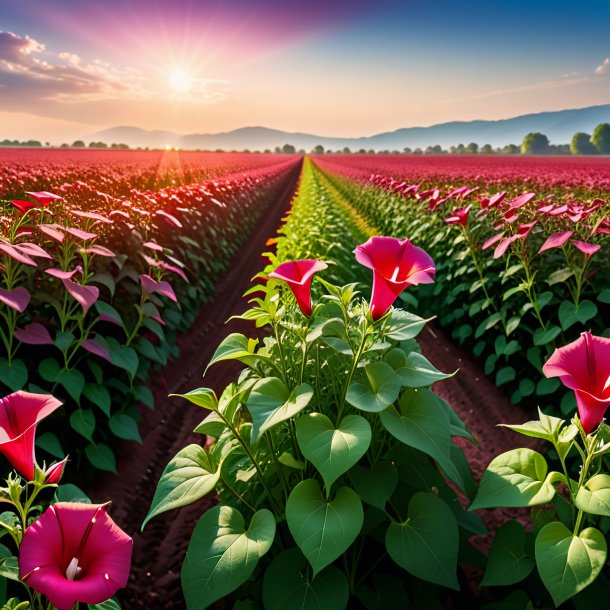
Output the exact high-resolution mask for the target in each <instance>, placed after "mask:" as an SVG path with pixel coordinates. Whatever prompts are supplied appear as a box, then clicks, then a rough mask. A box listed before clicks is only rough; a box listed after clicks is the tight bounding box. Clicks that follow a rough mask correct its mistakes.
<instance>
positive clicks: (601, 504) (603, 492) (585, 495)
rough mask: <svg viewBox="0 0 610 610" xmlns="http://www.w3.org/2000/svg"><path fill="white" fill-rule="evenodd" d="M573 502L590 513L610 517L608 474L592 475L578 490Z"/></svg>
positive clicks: (609, 483) (609, 480) (609, 476)
mask: <svg viewBox="0 0 610 610" xmlns="http://www.w3.org/2000/svg"><path fill="white" fill-rule="evenodd" d="M574 504H575V505H576V508H579V509H580V510H584V511H585V512H586V513H589V514H591V515H603V516H605V517H610V475H607V474H596V475H594V476H592V477H591V478H590V479H589V480H588V481H587V482H586V483H585V484H584V486H582V487H581V488H580V489H579V490H578V494H576V499H575V500H574Z"/></svg>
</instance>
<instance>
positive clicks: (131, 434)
mask: <svg viewBox="0 0 610 610" xmlns="http://www.w3.org/2000/svg"><path fill="white" fill-rule="evenodd" d="M108 427H109V428H110V431H111V432H112V434H114V435H115V436H117V437H118V438H122V439H124V440H126V441H136V442H138V443H142V437H141V436H140V431H139V430H138V422H137V421H136V420H135V419H134V418H133V417H131V416H130V415H127V413H115V414H114V415H113V416H112V417H111V418H110V419H109V420H108Z"/></svg>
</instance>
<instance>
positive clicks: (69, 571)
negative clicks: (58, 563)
mask: <svg viewBox="0 0 610 610" xmlns="http://www.w3.org/2000/svg"><path fill="white" fill-rule="evenodd" d="M82 571H83V569H82V568H80V567H79V566H78V559H77V558H76V557H73V558H72V561H71V562H70V563H69V565H68V567H67V568H66V578H67V579H68V580H76V578H77V577H78V575H79V574H80V573H81V572H82Z"/></svg>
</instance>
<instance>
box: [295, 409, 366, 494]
mask: <svg viewBox="0 0 610 610" xmlns="http://www.w3.org/2000/svg"><path fill="white" fill-rule="evenodd" d="M296 433H297V441H298V443H299V448H300V449H301V452H302V453H303V456H304V457H306V458H307V459H308V460H309V461H310V462H311V463H312V464H313V465H314V466H315V467H316V469H317V470H318V472H319V473H320V474H321V475H322V478H323V479H324V485H325V487H326V491H327V493H328V492H330V488H331V485H332V484H333V483H334V482H335V481H336V480H337V479H338V478H339V477H340V476H341V475H342V474H343V473H344V472H347V471H348V470H349V469H350V468H351V467H352V466H353V465H354V464H357V463H358V460H360V458H361V457H362V456H363V455H364V454H365V453H366V452H367V450H368V448H369V445H370V444H371V426H370V424H369V422H368V421H367V420H366V419H364V417H362V416H360V415H347V416H346V417H344V418H343V420H342V421H341V425H340V426H339V427H338V428H335V427H334V426H333V423H332V421H331V420H330V419H329V418H328V417H326V415H322V413H309V414H308V415H304V416H303V417H299V419H298V420H297V423H296Z"/></svg>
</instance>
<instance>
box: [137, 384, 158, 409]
mask: <svg viewBox="0 0 610 610" xmlns="http://www.w3.org/2000/svg"><path fill="white" fill-rule="evenodd" d="M134 389H135V391H136V396H137V397H138V400H139V401H140V402H141V403H142V404H143V405H145V406H147V407H148V408H149V409H154V408H155V397H154V395H153V393H152V390H151V389H150V388H149V387H148V386H145V385H139V386H136V387H135V388H134Z"/></svg>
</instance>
